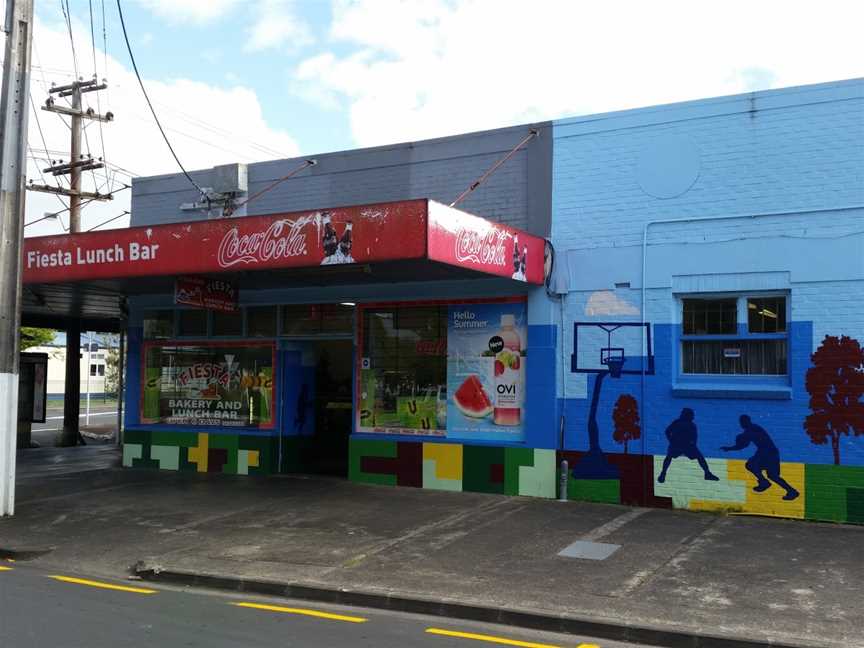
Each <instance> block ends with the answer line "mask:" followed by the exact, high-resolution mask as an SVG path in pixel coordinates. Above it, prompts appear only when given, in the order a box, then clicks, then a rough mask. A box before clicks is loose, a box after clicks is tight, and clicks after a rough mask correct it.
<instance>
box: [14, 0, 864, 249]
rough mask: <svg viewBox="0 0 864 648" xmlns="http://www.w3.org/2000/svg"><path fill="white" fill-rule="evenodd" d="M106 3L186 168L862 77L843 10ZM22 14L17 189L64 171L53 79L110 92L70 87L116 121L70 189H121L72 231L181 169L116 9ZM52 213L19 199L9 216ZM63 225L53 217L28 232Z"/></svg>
mask: <svg viewBox="0 0 864 648" xmlns="http://www.w3.org/2000/svg"><path fill="white" fill-rule="evenodd" d="M66 2H68V10H69V14H70V21H71V32H72V38H71V41H72V42H70V34H69V31H70V30H69V28H68V27H67V24H66V20H65V17H64V11H63V9H64V7H65V6H66ZM121 2H122V7H123V12H124V17H125V19H126V27H127V30H128V34H129V40H130V42H131V45H132V50H133V53H134V54H135V58H136V62H137V64H138V68H139V71H140V72H141V75H142V77H143V79H144V84H145V86H146V88H147V91H148V93H149V94H150V97H151V99H152V100H153V103H154V107H155V109H156V111H157V114H158V116H159V118H160V120H161V121H162V123H163V126H164V127H165V129H166V132H167V135H168V137H169V139H170V141H171V144H172V146H173V147H174V149H175V150H176V152H177V154H178V156H179V158H180V160H181V161H182V162H183V164H184V166H186V168H187V169H198V168H209V167H212V166H214V165H216V164H226V163H230V162H255V161H260V160H269V159H278V158H282V157H292V156H297V155H308V156H312V155H315V154H319V153H323V152H328V151H336V150H343V149H349V148H356V147H363V146H375V145H381V144H389V143H394V142H402V141H410V140H418V139H423V138H428V137H436V136H442V135H450V134H456V133H463V132H469V131H474V130H483V129H488V128H497V127H502V126H509V125H514V124H520V123H525V122H530V121H537V120H545V119H559V118H563V117H568V116H575V115H588V114H594V113H599V112H607V111H611V110H620V109H627V108H636V107H642V106H650V105H656V104H663V103H670V102H675V101H684V100H689V99H699V98H703V97H713V96H720V95H727V94H735V93H741V92H749V91H754V90H764V89H768V88H779V87H785V86H792V85H801V84H807V83H818V82H824V81H833V80H838V79H846V78H853V77H864V55H862V50H861V46H860V42H861V41H860V26H861V25H862V24H864V3H862V2H860V1H858V0H820V2H813V1H812V0H807V1H805V2H800V1H798V0H784V1H776V0H761V1H759V2H753V1H752V0H749V1H746V2H740V1H738V0H725V1H721V0H701V1H699V2H694V1H692V0H690V1H686V2H683V1H682V2H679V1H677V0H654V1H652V2H645V1H639V0H633V1H622V0H603V1H602V2H597V1H589V0H531V1H530V2H526V1H525V0H404V1H399V0H332V1H329V0H121ZM91 8H92V12H93V23H92V24H93V30H92V32H91V20H90V12H91ZM103 11H104V16H105V19H104V23H103V18H102V16H103ZM35 13H36V21H35V26H34V40H33V58H32V60H33V70H32V77H31V95H32V98H33V103H34V107H35V108H36V110H31V114H30V127H29V135H28V143H29V146H30V155H31V159H30V163H29V165H28V179H32V180H34V181H35V182H37V183H42V182H45V183H48V184H54V183H56V179H55V178H53V177H52V176H51V175H50V174H49V175H46V176H45V179H44V181H43V179H42V177H41V175H40V171H41V170H42V169H44V168H45V167H46V166H48V162H47V160H46V158H50V159H53V160H59V159H64V160H68V153H67V154H66V155H65V156H64V153H63V152H64V151H68V146H69V130H68V127H67V126H66V124H65V123H64V122H63V121H62V120H61V118H60V117H58V116H57V115H55V114H52V113H48V112H46V111H43V110H41V109H40V106H41V105H43V104H44V101H45V98H46V97H47V96H48V88H49V87H50V85H51V84H52V83H53V84H57V85H63V84H66V83H69V82H70V81H71V80H72V79H74V78H75V75H76V69H77V75H78V76H79V77H83V78H91V77H92V76H93V75H94V72H95V74H96V76H97V78H99V79H100V80H101V79H106V83H107V85H108V88H107V90H105V91H103V92H100V93H91V94H88V95H85V105H91V106H92V107H93V108H94V110H96V111H97V112H101V113H105V112H106V111H109V110H110V111H111V112H113V113H114V115H115V120H114V121H113V122H111V123H108V124H103V125H102V126H101V128H100V125H99V124H98V123H96V122H93V123H91V125H90V126H89V127H88V128H87V129H86V134H87V138H86V142H85V149H87V150H89V151H90V153H91V154H92V155H93V156H94V157H103V156H104V158H105V160H106V161H107V162H108V163H109V166H108V171H107V173H105V172H102V171H97V172H95V173H94V174H90V173H88V174H87V175H86V176H85V181H84V184H85V186H84V189H85V190H88V191H92V190H93V189H94V188H99V189H100V190H101V191H106V190H108V189H113V190H118V191H117V193H116V196H115V199H114V200H113V201H110V202H106V203H91V204H90V205H88V206H86V207H85V208H84V210H83V217H82V228H83V229H85V230H86V229H89V228H91V227H94V226H97V225H100V224H101V223H104V222H105V221H106V220H108V219H111V218H114V217H116V216H118V215H120V214H122V213H123V212H124V211H126V210H128V209H129V195H130V191H129V190H128V189H123V186H124V185H128V184H129V183H130V178H131V176H139V175H156V174H162V173H176V172H177V171H178V170H179V169H178V167H177V164H176V162H175V161H174V159H173V158H172V157H171V154H170V152H169V150H168V148H167V146H166V145H165V143H164V141H163V140H162V139H161V136H160V135H159V132H158V130H157V129H156V126H155V123H154V121H153V118H152V116H151V115H150V113H149V111H148V108H147V105H146V103H145V101H144V98H143V95H142V94H141V90H140V88H139V87H138V85H137V80H136V79H135V76H134V74H133V72H132V66H131V63H130V59H129V55H128V53H127V51H126V45H125V42H124V40H123V33H122V30H121V26H120V22H119V19H118V11H117V3H116V0H35ZM103 25H104V29H103ZM73 43H74V51H75V56H74V57H73V53H72V51H73ZM97 97H98V99H97ZM97 102H98V103H97ZM37 115H38V121H37V119H36V117H37ZM40 127H41V130H40ZM46 149H47V151H48V153H46V152H45V151H46ZM65 206H66V203H65V201H63V200H61V199H59V198H58V197H56V196H51V195H47V194H42V193H36V192H28V196H27V207H26V218H25V220H26V221H27V222H32V221H35V220H37V219H39V218H42V217H43V216H44V215H45V214H46V213H55V212H57V211H59V210H63V209H64V208H65ZM126 225H128V217H121V218H118V219H117V220H114V221H113V222H111V223H109V224H107V225H105V226H104V227H105V228H111V227H124V226H126ZM65 226H68V212H66V211H63V212H62V213H61V214H60V216H59V218H51V219H47V220H43V221H41V222H39V223H36V224H34V225H32V226H29V227H27V228H26V230H25V231H26V235H27V236H34V235H45V234H57V233H60V232H62V231H63V229H62V228H63V227H65Z"/></svg>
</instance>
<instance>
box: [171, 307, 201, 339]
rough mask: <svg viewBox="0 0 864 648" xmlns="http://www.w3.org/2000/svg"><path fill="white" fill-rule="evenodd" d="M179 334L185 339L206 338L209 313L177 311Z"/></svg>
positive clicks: (191, 310)
mask: <svg viewBox="0 0 864 648" xmlns="http://www.w3.org/2000/svg"><path fill="white" fill-rule="evenodd" d="M177 320H178V324H179V326H178V333H179V334H180V335H182V336H184V337H205V336H206V335H207V311H205V310H193V309H190V310H181V311H177Z"/></svg>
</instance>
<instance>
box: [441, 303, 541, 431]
mask: <svg viewBox="0 0 864 648" xmlns="http://www.w3.org/2000/svg"><path fill="white" fill-rule="evenodd" d="M527 335H528V331H527V310H526V306H525V303H524V302H511V303H499V304H459V305H453V306H450V308H449V313H448V327H447V437H448V438H451V439H462V440H465V441H471V440H484V441H522V440H523V439H524V425H523V424H524V420H525V361H526V343H527Z"/></svg>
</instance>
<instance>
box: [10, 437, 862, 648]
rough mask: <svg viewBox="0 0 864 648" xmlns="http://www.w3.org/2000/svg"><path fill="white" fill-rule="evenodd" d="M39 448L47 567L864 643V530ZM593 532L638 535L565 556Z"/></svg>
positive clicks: (604, 631)
mask: <svg viewBox="0 0 864 648" xmlns="http://www.w3.org/2000/svg"><path fill="white" fill-rule="evenodd" d="M23 454H25V455H26V456H24V457H22V459H21V460H20V462H19V465H20V476H19V481H18V498H17V513H16V515H15V517H13V518H6V519H2V520H0V556H6V557H9V556H12V557H17V558H18V559H29V560H32V561H33V562H34V564H39V565H44V566H46V567H55V568H61V567H62V568H63V569H65V570H72V571H76V572H80V573H82V574H90V575H104V576H113V577H122V576H128V575H130V574H131V573H134V570H135V567H134V566H136V565H137V569H138V570H139V571H140V574H141V575H143V576H145V577H153V578H157V579H159V578H162V579H165V580H169V581H173V582H175V583H189V584H198V585H214V586H219V587H226V588H237V589H244V590H245V591H253V592H254V591H257V592H260V593H287V594H291V595H294V596H296V595H300V596H308V597H310V598H318V599H320V600H333V601H337V602H344V603H349V604H363V605H370V606H383V607H391V608H395V609H406V610H410V611H415V612H427V613H435V612H436V611H437V613H440V614H447V615H451V614H452V615H456V616H467V617H469V618H478V617H482V618H483V620H502V621H507V622H512V623H515V624H517V625H529V626H532V627H543V629H549V630H553V629H554V630H561V629H564V630H578V629H581V631H589V630H591V624H594V627H593V630H594V634H595V636H600V637H608V638H617V639H624V640H634V639H635V640H638V641H642V642H644V643H656V644H658V645H670V646H693V647H695V646H733V645H739V646H746V645H754V646H755V645H765V646H768V645H786V646H813V647H815V646H819V647H823V648H829V647H834V646H838V647H839V646H843V647H844V648H849V647H859V648H860V647H864V626H862V618H864V585H862V583H864V553H862V550H864V527H853V526H840V525H827V524H815V523H805V522H795V521H787V520H772V519H764V518H754V517H723V516H717V515H712V514H697V513H688V512H676V511H666V510H654V509H632V508H629V507H622V506H608V505H598V504H589V503H578V502H568V503H559V502H555V501H547V500H538V499H529V498H519V497H504V496H497V495H483V494H477V493H450V492H433V491H424V490H420V489H412V488H392V487H383V486H367V485H359V484H352V483H349V482H347V481H342V480H336V479H328V478H317V477H301V476H298V477H273V478H268V479H256V478H249V477H236V478H234V477H227V476H222V475H206V474H203V475H199V474H194V473H193V474H189V473H183V474H181V473H167V472H161V473H160V472H155V471H141V470H123V469H120V468H119V466H118V464H119V460H118V457H117V455H116V451H115V450H114V449H113V448H111V447H98V448H72V449H66V450H28V451H25V452H24V453H23ZM577 541H582V542H584V543H587V544H582V545H577V546H576V547H573V549H583V550H587V551H588V552H589V553H598V552H601V551H602V550H603V549H613V547H605V545H618V546H619V547H620V548H618V549H617V550H615V551H614V553H612V554H611V555H610V556H608V557H607V558H605V559H603V560H591V559H586V558H571V557H565V556H561V555H559V552H561V551H562V550H564V549H565V548H567V547H569V546H571V545H572V544H573V543H574V542H577ZM544 619H545V621H544ZM520 620H521V621H522V623H520ZM544 624H545V625H544ZM748 642H751V643H748Z"/></svg>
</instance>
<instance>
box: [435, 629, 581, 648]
mask: <svg viewBox="0 0 864 648" xmlns="http://www.w3.org/2000/svg"><path fill="white" fill-rule="evenodd" d="M426 632H428V633H429V634H434V635H442V636H444V637H458V638H460V639H474V640H475V641H488V642H489V643H497V644H504V645H505V646H520V648H560V646H555V645H552V644H542V643H535V642H533V641H519V640H518V639H508V638H507V637H495V636H493V635H483V634H475V633H473V632H457V631H455V630H444V629H442V628H426ZM586 648H587V647H586Z"/></svg>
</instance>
